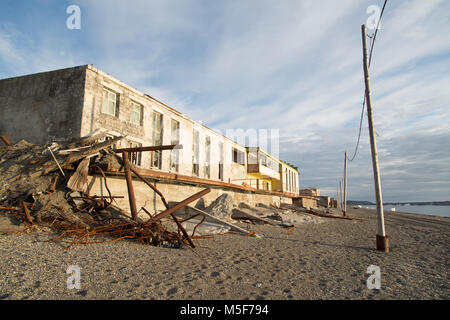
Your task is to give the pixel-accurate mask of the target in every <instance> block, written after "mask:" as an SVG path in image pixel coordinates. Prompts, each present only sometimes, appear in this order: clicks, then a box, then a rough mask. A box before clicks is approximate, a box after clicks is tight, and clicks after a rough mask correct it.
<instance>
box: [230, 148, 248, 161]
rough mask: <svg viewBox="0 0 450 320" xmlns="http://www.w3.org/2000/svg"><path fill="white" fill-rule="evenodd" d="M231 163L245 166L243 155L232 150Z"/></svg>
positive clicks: (236, 150)
mask: <svg viewBox="0 0 450 320" xmlns="http://www.w3.org/2000/svg"><path fill="white" fill-rule="evenodd" d="M233 162H235V163H239V164H241V165H245V153H244V152H242V151H239V150H238V149H236V148H233Z"/></svg>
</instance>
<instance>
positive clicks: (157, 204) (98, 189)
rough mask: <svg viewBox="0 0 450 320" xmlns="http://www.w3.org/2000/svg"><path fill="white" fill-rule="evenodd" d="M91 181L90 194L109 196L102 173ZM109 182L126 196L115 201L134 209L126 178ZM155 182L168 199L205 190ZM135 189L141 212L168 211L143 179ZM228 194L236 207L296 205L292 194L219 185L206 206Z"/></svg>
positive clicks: (207, 197) (113, 189)
mask: <svg viewBox="0 0 450 320" xmlns="http://www.w3.org/2000/svg"><path fill="white" fill-rule="evenodd" d="M149 181H151V180H150V179H149ZM88 184H89V188H88V194H89V195H91V196H93V195H97V196H108V192H107V190H106V188H105V185H104V179H103V177H102V176H100V175H94V176H92V175H89V176H88ZM107 184H108V188H109V189H110V190H111V192H112V194H113V195H114V196H124V198H123V199H116V202H115V204H116V205H118V206H119V207H120V208H122V209H124V210H125V211H127V212H130V205H129V200H128V191H127V184H126V181H125V178H124V177H119V176H108V177H107ZM153 184H154V185H155V186H156V187H157V188H158V190H159V191H161V193H162V194H163V195H164V197H165V198H166V200H167V201H182V200H184V199H186V198H188V197H190V196H191V195H193V194H195V193H197V192H199V191H202V190H204V189H205V187H200V186H191V185H180V184H176V183H166V182H156V183H155V182H154V183H153ZM133 188H134V192H135V198H136V207H137V210H138V211H139V210H141V208H142V207H145V208H146V209H147V210H148V211H150V212H151V213H152V214H154V213H155V212H160V211H163V210H165V207H164V205H163V203H162V202H161V200H160V198H159V196H158V195H157V194H156V193H155V192H154V191H153V190H151V189H150V188H149V187H148V186H147V185H146V184H144V183H143V182H142V181H140V180H137V179H133ZM224 193H228V194H230V195H231V196H232V197H233V200H234V204H235V205H236V206H238V205H239V203H241V202H244V203H246V204H247V205H249V206H255V205H256V204H258V203H262V204H265V205H275V206H279V205H280V203H289V204H292V198H289V197H280V196H273V195H265V194H258V193H251V192H244V191H237V190H236V191H233V190H227V189H223V188H219V187H211V192H210V193H208V194H206V195H205V196H204V197H203V200H204V202H205V205H206V206H208V205H210V204H211V203H212V202H213V201H214V200H215V199H217V198H218V197H219V196H220V195H222V194H224ZM197 201H198V200H197ZM197 201H194V202H193V203H191V205H192V206H194V205H195V204H196V203H197ZM142 217H146V215H145V213H144V214H143V215H142Z"/></svg>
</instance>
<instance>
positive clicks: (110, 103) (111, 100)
mask: <svg viewBox="0 0 450 320" xmlns="http://www.w3.org/2000/svg"><path fill="white" fill-rule="evenodd" d="M118 96H119V95H118V94H117V93H115V92H112V91H110V90H108V89H105V88H103V103H102V113H106V114H109V115H112V116H114V117H117V116H118V112H117V111H118V110H117V109H118V108H117V107H118V103H117V101H118V99H117V98H118Z"/></svg>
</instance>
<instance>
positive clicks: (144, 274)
mask: <svg viewBox="0 0 450 320" xmlns="http://www.w3.org/2000/svg"><path fill="white" fill-rule="evenodd" d="M348 215H349V216H353V217H358V218H362V219H364V221H350V220H340V219H330V218H321V217H314V218H315V219H319V220H321V222H322V223H315V222H314V221H316V220H308V219H299V220H300V221H302V223H298V224H297V228H296V229H295V230H294V231H287V230H286V229H283V228H280V227H275V226H267V225H248V224H245V223H239V224H238V225H239V226H241V227H244V228H250V230H252V231H258V232H262V233H263V234H264V235H265V237H264V238H246V237H243V236H240V235H232V234H225V235H218V236H216V237H215V238H214V239H204V240H196V241H195V243H196V244H197V245H198V247H197V248H196V249H190V248H183V249H172V248H164V247H152V246H145V245H141V244H138V243H132V242H128V241H126V240H123V241H119V242H116V243H109V244H97V245H89V246H79V247H75V248H73V249H70V250H64V249H63V247H64V244H62V243H47V242H43V241H44V240H46V239H48V238H50V237H51V234H49V233H45V232H33V233H30V234H20V235H0V269H1V270H2V271H1V276H0V298H1V299H449V298H450V295H449V293H450V290H449V288H450V287H449V277H448V265H449V263H448V258H449V240H448V239H449V235H450V218H445V217H432V216H423V215H416V214H406V213H400V212H395V213H394V212H387V213H386V230H387V234H388V235H389V237H390V247H391V252H390V253H382V252H378V251H376V250H375V249H374V248H375V234H376V229H377V222H376V215H375V213H374V211H373V210H368V209H351V210H350V212H349V214H348ZM3 219H4V218H3ZM69 265H78V266H79V267H80V270H81V289H79V290H77V289H73V290H69V289H67V284H66V283H67V278H68V277H69V275H68V274H67V273H66V270H67V268H68V266H69ZM370 265H377V266H379V267H380V270H381V289H380V290H376V289H375V290H369V289H368V288H367V286H366V280H367V278H368V277H369V274H367V273H366V271H367V268H368V267H369V266H370Z"/></svg>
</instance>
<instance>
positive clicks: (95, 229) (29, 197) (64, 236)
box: [0, 133, 209, 248]
mask: <svg viewBox="0 0 450 320" xmlns="http://www.w3.org/2000/svg"><path fill="white" fill-rule="evenodd" d="M105 138H106V136H105V135H104V134H102V133H100V134H99V133H95V134H94V135H92V136H89V137H85V138H81V139H77V140H74V141H71V142H52V143H47V144H43V145H33V144H31V143H28V142H26V141H24V140H22V141H19V142H18V143H16V144H14V145H9V143H6V142H5V146H0V179H1V181H2V185H1V186H0V211H3V212H7V213H10V214H12V215H14V217H15V218H16V219H18V220H19V221H21V222H22V223H23V224H24V225H26V229H25V230H30V229H35V228H37V229H42V230H45V229H49V228H50V229H51V230H53V231H56V232H58V233H59V235H58V236H57V237H55V238H53V239H51V240H49V241H57V240H59V241H68V242H69V245H68V247H67V248H70V247H72V246H73V245H77V244H90V243H100V242H111V241H117V240H120V239H132V240H135V241H138V242H141V243H145V244H152V245H169V246H173V247H180V246H181V245H183V244H187V245H190V246H192V247H195V246H194V245H193V243H192V241H191V237H189V235H188V234H187V232H186V231H185V230H184V228H183V227H182V225H181V223H180V222H179V221H178V220H177V219H176V218H175V216H174V215H173V212H174V211H176V210H178V209H180V208H182V207H183V206H185V205H187V204H188V203H190V202H192V201H194V200H196V199H198V198H200V197H201V196H202V195H204V194H206V193H207V192H209V189H206V190H203V191H202V192H199V193H198V194H196V195H193V196H191V197H189V198H188V199H186V200H184V201H182V202H180V203H178V204H176V205H175V206H173V207H172V208H169V207H168V206H167V203H166V201H165V199H164V197H163V195H162V194H161V193H160V192H159V191H158V190H157V189H156V187H154V186H153V185H151V184H150V183H149V182H148V181H145V182H146V183H147V184H148V185H149V187H151V188H152V189H154V191H155V192H156V193H158V194H159V195H160V197H161V199H162V200H163V202H164V203H165V204H166V207H167V210H166V211H164V212H161V213H159V214H157V215H155V216H152V215H151V214H150V213H149V212H147V213H148V214H149V216H150V219H149V220H147V221H142V220H141V219H138V218H137V216H132V217H130V215H129V214H128V213H127V212H125V211H124V210H122V209H121V208H119V207H117V206H115V205H114V204H113V202H114V199H115V198H118V197H119V196H114V195H112V194H111V192H110V190H109V188H108V185H107V182H106V176H105V174H104V172H103V171H104V170H113V169H116V170H118V169H117V167H118V165H120V166H121V167H125V169H127V168H128V169H129V170H128V171H130V170H132V171H133V172H134V169H133V167H132V166H131V165H130V164H129V163H128V161H123V159H125V160H128V157H126V158H124V155H126V153H125V152H124V153H123V156H122V158H120V157H119V156H118V155H117V153H118V152H117V150H112V149H111V147H112V146H113V145H114V144H115V143H116V142H117V141H119V140H121V139H122V138H123V137H116V138H114V139H109V140H105ZM2 140H3V139H2ZM102 140H103V141H102ZM3 141H5V140H3ZM8 142H9V141H8ZM173 147H174V146H161V147H151V148H152V150H153V149H158V148H163V150H170V149H171V148H173ZM111 167H113V168H111ZM119 170H120V169H119ZM89 171H95V172H97V173H98V172H100V173H101V174H102V175H103V177H104V178H105V187H106V189H107V191H108V194H109V196H89V195H88V194H86V189H87V181H88V173H89ZM135 174H136V175H138V173H135ZM140 178H141V179H143V180H145V179H144V178H143V177H140ZM127 182H128V181H127ZM128 187H129V189H130V186H129V185H128ZM131 188H132V186H131ZM129 192H130V190H129ZM130 201H131V200H130ZM166 216H171V217H172V218H173V220H174V222H175V223H176V225H177V227H178V230H176V229H174V228H170V227H171V226H169V225H166V224H163V223H162V221H161V219H162V218H164V217H166Z"/></svg>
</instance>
